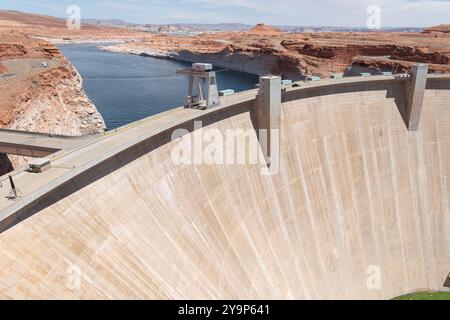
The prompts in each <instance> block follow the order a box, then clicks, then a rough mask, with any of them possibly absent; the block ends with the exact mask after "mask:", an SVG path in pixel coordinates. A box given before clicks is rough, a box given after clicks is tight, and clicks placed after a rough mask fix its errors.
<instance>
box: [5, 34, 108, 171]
mask: <svg viewBox="0 0 450 320" xmlns="http://www.w3.org/2000/svg"><path fill="white" fill-rule="evenodd" d="M0 47H1V48H2V50H0V61H1V62H2V65H3V66H4V67H5V69H7V71H5V73H4V74H3V77H2V78H0V87H1V90H2V95H1V97H0V127H2V128H9V129H17V130H25V131H35V132H45V133H47V132H48V133H54V134H65V135H84V134H93V133H99V132H102V131H103V130H104V129H105V124H104V121H103V119H102V116H101V115H100V114H99V113H98V111H97V109H96V107H95V106H94V105H93V103H92V102H91V101H90V100H89V98H88V97H87V96H86V95H85V93H84V91H83V87H82V79H81V77H80V75H79V74H78V72H77V71H76V69H75V68H74V67H73V66H72V65H71V64H70V63H69V62H68V61H67V60H66V58H65V57H64V56H63V55H62V54H61V53H60V52H59V50H58V49H57V48H56V47H55V46H54V45H52V44H50V43H48V42H45V41H42V40H36V39H31V38H29V37H28V36H25V35H23V34H21V33H18V32H7V33H5V34H0ZM10 159H11V161H12V164H13V165H14V166H15V167H17V166H20V165H21V164H23V162H24V159H23V158H20V157H14V156H11V157H10ZM0 163H2V164H3V168H4V169H3V171H0V174H4V173H5V172H7V171H9V170H10V169H11V165H10V164H5V163H6V158H5V157H4V156H3V157H2V159H0Z"/></svg>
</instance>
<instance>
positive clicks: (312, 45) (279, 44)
mask: <svg viewBox="0 0 450 320" xmlns="http://www.w3.org/2000/svg"><path fill="white" fill-rule="evenodd" d="M102 49H104V50H107V51H112V52H119V53H131V54H138V55H144V56H152V57H159V58H171V59H176V60H182V61H188V62H200V61H202V62H210V63H213V64H215V65H217V66H222V67H226V68H231V69H234V70H238V71H244V72H249V73H254V74H258V75H262V74H268V73H272V74H278V75H282V76H283V77H285V78H290V79H293V80H301V79H304V78H305V77H306V76H310V75H318V76H322V77H329V76H330V75H331V74H333V73H340V72H344V73H346V72H348V71H349V69H351V67H352V66H362V67H366V68H368V69H369V70H370V71H371V72H372V73H374V74H377V73H380V72H381V71H393V72H396V73H401V72H406V71H408V70H409V69H410V67H411V65H412V64H413V63H427V64H429V65H430V72H438V73H447V72H450V35H449V34H440V35H439V36H436V35H432V34H428V33H386V32H364V33H363V32H360V33H357V32H339V33H338V32H321V33H283V32H281V31H279V30H277V29H275V28H272V27H268V26H264V25H261V24H260V25H258V26H256V27H255V28H254V29H252V30H250V31H248V32H228V33H226V32H222V33H215V34H202V35H197V36H191V37H175V36H168V35H149V36H148V37H146V38H145V39H144V40H143V41H133V42H129V43H124V44H119V45H115V46H105V47H102Z"/></svg>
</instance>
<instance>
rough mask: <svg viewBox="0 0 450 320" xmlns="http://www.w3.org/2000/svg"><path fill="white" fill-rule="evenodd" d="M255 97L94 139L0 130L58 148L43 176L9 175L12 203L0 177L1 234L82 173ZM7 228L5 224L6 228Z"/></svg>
mask: <svg viewBox="0 0 450 320" xmlns="http://www.w3.org/2000/svg"><path fill="white" fill-rule="evenodd" d="M256 94H257V90H250V91H245V92H242V93H238V94H235V95H233V96H230V97H225V98H222V105H221V106H220V107H218V108H213V109H209V110H206V111H202V110H197V109H185V108H183V107H180V108H177V109H173V110H170V111H167V112H164V113H161V114H159V115H156V116H152V117H149V118H147V119H144V120H141V121H137V122H135V123H132V124H129V125H126V126H123V127H121V128H118V129H115V130H112V131H108V132H105V133H104V134H98V135H94V136H84V137H78V138H73V137H72V138H70V137H49V136H48V135H43V134H33V133H30V134H26V133H24V132H8V131H0V141H1V142H4V141H16V143H17V144H18V145H20V146H21V147H23V148H27V147H28V148H31V145H30V144H33V142H34V143H36V144H37V145H38V146H45V147H49V148H54V149H61V151H59V152H57V153H55V154H53V155H51V156H50V157H49V158H50V159H51V168H50V169H49V170H47V171H45V172H43V173H40V174H35V173H30V172H28V171H26V170H24V169H21V170H18V171H15V172H13V173H11V175H12V176H13V179H14V182H15V185H16V188H17V190H18V191H19V192H20V197H19V198H17V199H15V200H11V199H8V196H9V193H10V190H11V189H10V186H9V183H8V177H7V176H4V177H3V178H0V182H1V187H0V232H2V231H3V230H4V229H5V227H4V226H3V223H4V222H5V221H6V220H7V219H8V218H11V216H12V215H14V213H15V212H17V211H18V210H20V209H22V208H24V207H25V206H27V205H28V204H30V203H32V202H33V201H36V200H38V199H39V198H40V197H42V196H44V195H45V194H47V193H49V192H51V191H52V190H53V189H55V188H57V187H58V186H60V185H62V184H64V183H65V182H67V181H69V180H70V179H72V178H73V177H75V176H77V175H79V174H81V173H83V172H84V171H85V170H88V169H90V168H92V167H93V166H95V165H97V164H98V163H100V162H102V161H105V160H107V159H109V158H111V157H113V156H114V155H116V154H117V153H119V152H121V151H123V150H126V149H127V148H129V147H132V146H133V145H135V144H137V143H139V142H142V141H144V140H146V139H148V138H150V137H152V136H155V135H157V134H159V133H161V132H163V131H165V130H168V129H170V128H173V127H174V126H176V125H178V124H182V123H184V122H188V121H191V120H193V119H196V118H198V117H202V116H205V115H208V114H211V113H215V112H217V111H219V110H224V109H226V108H227V107H230V106H234V105H236V104H239V103H241V102H245V101H251V100H254V99H255V97H256ZM1 142H0V150H1V146H2V144H1ZM57 146H58V148H56V147H57ZM16 222H18V221H16ZM16 222H14V223H16ZM9 226H10V225H9V222H8V226H7V227H9Z"/></svg>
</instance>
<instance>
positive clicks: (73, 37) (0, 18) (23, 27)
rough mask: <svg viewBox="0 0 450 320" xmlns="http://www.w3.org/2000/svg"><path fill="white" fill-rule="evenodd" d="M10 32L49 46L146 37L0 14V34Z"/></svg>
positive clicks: (135, 32) (33, 16)
mask: <svg viewBox="0 0 450 320" xmlns="http://www.w3.org/2000/svg"><path fill="white" fill-rule="evenodd" d="M69 22H70V21H69ZM12 29H13V30H16V31H20V32H22V33H24V34H27V35H30V36H33V37H39V38H41V39H44V40H49V41H52V42H78V43H80V42H98V41H106V42H123V41H129V40H134V39H141V38H143V37H144V36H145V35H146V33H145V32H141V31H139V30H129V29H124V28H117V27H111V26H95V25H91V24H85V23H83V24H81V28H80V29H77V28H68V27H67V21H66V20H65V19H60V18H54V17H49V16H42V15H37V14H31V13H24V12H19V11H5V10H0V32H2V31H9V30H12ZM0 51H1V50H0Z"/></svg>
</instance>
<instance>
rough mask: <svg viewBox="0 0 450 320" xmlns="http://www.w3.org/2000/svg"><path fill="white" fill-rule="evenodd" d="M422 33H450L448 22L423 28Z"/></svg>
mask: <svg viewBox="0 0 450 320" xmlns="http://www.w3.org/2000/svg"><path fill="white" fill-rule="evenodd" d="M423 32H424V33H450V24H440V25H438V26H434V27H430V28H427V29H425V30H423Z"/></svg>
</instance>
